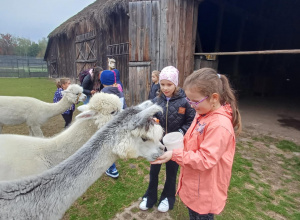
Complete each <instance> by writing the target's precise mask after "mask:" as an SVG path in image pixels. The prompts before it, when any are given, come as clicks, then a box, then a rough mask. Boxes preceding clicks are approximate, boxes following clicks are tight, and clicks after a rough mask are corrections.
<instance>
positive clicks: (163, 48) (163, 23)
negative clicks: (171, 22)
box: [159, 1, 168, 70]
mask: <svg viewBox="0 0 300 220" xmlns="http://www.w3.org/2000/svg"><path fill="white" fill-rule="evenodd" d="M160 6H161V7H160V38H159V49H160V50H159V53H160V55H159V57H160V64H159V69H160V70H161V69H162V68H163V67H165V66H166V65H167V45H166V38H167V31H168V26H167V25H168V24H167V13H166V12H167V1H161V2H160Z"/></svg>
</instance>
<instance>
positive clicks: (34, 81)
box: [0, 78, 56, 102]
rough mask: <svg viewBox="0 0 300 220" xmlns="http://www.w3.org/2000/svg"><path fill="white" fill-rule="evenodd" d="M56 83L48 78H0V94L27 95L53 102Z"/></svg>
mask: <svg viewBox="0 0 300 220" xmlns="http://www.w3.org/2000/svg"><path fill="white" fill-rule="evenodd" d="M55 91H56V85H55V82H54V80H53V79H49V78H0V95H4V96H29V97H34V98H37V99H40V100H43V101H45V102H53V96H54V92H55Z"/></svg>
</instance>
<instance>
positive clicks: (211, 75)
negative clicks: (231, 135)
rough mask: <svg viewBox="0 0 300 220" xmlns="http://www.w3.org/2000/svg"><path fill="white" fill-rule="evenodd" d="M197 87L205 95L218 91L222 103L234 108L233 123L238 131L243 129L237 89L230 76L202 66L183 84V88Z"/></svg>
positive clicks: (238, 132)
mask: <svg viewBox="0 0 300 220" xmlns="http://www.w3.org/2000/svg"><path fill="white" fill-rule="evenodd" d="M188 87H192V88H195V89H196V91H198V92H199V93H201V94H203V95H204V96H211V95H212V94H213V93H218V94H219V96H220V103H221V105H225V104H227V103H228V104H230V105H231V108H232V124H233V127H234V128H235V129H236V133H237V134H240V132H241V131H242V120H241V115H240V112H239V110H238V106H237V100H236V97H235V91H234V90H233V89H232V88H231V85H230V83H229V80H228V78H227V77H226V76H225V75H223V74H222V75H221V74H218V73H217V72H216V71H215V70H214V69H211V68H202V69H199V70H196V71H194V72H193V73H192V74H191V75H189V76H188V77H187V78H186V79H185V81H184V84H183V88H184V89H187V88H188Z"/></svg>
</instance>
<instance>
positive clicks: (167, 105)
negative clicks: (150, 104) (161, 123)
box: [166, 100, 169, 134]
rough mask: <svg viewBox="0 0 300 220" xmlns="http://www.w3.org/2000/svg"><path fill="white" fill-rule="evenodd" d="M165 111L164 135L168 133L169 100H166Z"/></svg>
mask: <svg viewBox="0 0 300 220" xmlns="http://www.w3.org/2000/svg"><path fill="white" fill-rule="evenodd" d="M166 107H167V111H166V134H167V133H168V111H169V100H167V104H166Z"/></svg>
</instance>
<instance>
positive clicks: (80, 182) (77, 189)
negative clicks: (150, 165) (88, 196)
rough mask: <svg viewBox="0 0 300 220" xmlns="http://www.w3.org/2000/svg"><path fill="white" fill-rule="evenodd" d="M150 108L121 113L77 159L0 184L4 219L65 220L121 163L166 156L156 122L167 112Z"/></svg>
mask: <svg viewBox="0 0 300 220" xmlns="http://www.w3.org/2000/svg"><path fill="white" fill-rule="evenodd" d="M148 106H149V102H147V104H146V105H140V106H135V107H130V108H127V109H125V110H124V111H122V112H120V113H119V114H118V115H116V116H115V117H114V118H113V119H112V120H111V121H109V122H108V123H107V124H106V125H105V126H103V127H102V128H101V129H100V130H98V131H97V132H96V133H95V134H94V135H93V136H92V138H91V139H90V140H89V141H88V142H87V143H86V144H84V145H83V147H81V148H80V149H79V150H78V151H77V152H76V153H75V154H73V155H72V156H70V157H69V158H68V159H66V160H65V161H63V162H62V163H60V164H58V165H57V166H55V167H53V168H51V169H50V170H46V171H44V172H43V173H41V174H39V175H36V176H29V177H26V178H23V179H19V180H16V181H0V219H1V220H2V219H18V220H22V219H43V220H52V219H60V218H62V216H63V214H64V213H65V211H66V210H67V209H68V208H69V207H70V206H71V205H72V203H73V202H74V201H75V200H76V199H77V198H78V197H79V196H81V195H82V194H83V193H84V192H85V191H86V190H87V189H88V187H89V186H90V185H92V184H93V183H94V182H95V181H96V180H97V179H98V178H99V177H100V176H101V175H102V174H103V173H104V172H105V170H106V169H107V168H108V167H110V165H111V164H112V163H113V162H115V161H116V160H117V159H118V158H137V157H139V156H141V157H144V158H146V159H147V160H149V161H153V160H155V159H156V158H157V157H158V156H160V155H161V154H162V153H163V149H164V148H163V145H162V144H161V143H160V139H161V138H162V135H163V129H162V127H161V126H160V125H158V124H156V123H154V122H153V120H152V117H153V115H154V114H155V113H156V112H158V111H162V109H161V107H159V106H157V105H155V104H153V105H151V106H150V107H148ZM144 107H146V109H143V108H144Z"/></svg>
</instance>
